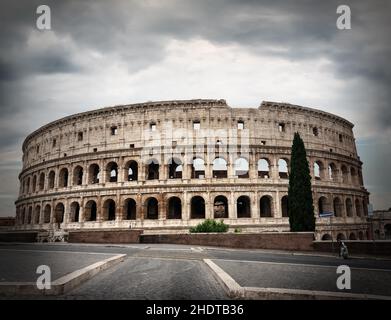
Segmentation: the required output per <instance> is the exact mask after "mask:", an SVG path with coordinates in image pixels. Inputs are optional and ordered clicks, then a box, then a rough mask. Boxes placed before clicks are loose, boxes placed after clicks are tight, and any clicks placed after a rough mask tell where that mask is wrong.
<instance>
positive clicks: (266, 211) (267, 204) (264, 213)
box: [259, 195, 273, 218]
mask: <svg viewBox="0 0 391 320" xmlns="http://www.w3.org/2000/svg"><path fill="white" fill-rule="evenodd" d="M272 202H273V198H272V197H271V196H269V195H264V196H262V197H261V199H259V214H260V216H261V217H263V218H270V217H272V216H273V204H272Z"/></svg>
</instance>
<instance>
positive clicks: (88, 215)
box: [84, 200, 98, 221]
mask: <svg viewBox="0 0 391 320" xmlns="http://www.w3.org/2000/svg"><path fill="white" fill-rule="evenodd" d="M97 208H98V207H97V205H96V202H95V201H94V200H89V201H88V202H87V203H86V205H85V207H84V221H96V219H97V216H98V210H97Z"/></svg>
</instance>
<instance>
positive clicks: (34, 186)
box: [33, 175, 37, 192]
mask: <svg viewBox="0 0 391 320" xmlns="http://www.w3.org/2000/svg"><path fill="white" fill-rule="evenodd" d="M36 188H37V176H36V175H34V177H33V192H35V190H36Z"/></svg>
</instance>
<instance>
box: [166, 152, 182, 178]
mask: <svg viewBox="0 0 391 320" xmlns="http://www.w3.org/2000/svg"><path fill="white" fill-rule="evenodd" d="M182 171H183V163H182V160H181V159H179V158H174V157H173V158H170V159H169V161H168V178H169V179H182Z"/></svg>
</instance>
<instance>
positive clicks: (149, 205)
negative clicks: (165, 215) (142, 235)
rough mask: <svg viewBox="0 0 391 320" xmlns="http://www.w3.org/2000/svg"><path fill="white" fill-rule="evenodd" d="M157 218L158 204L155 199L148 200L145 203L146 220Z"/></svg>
mask: <svg viewBox="0 0 391 320" xmlns="http://www.w3.org/2000/svg"><path fill="white" fill-rule="evenodd" d="M158 218H159V203H158V201H157V200H156V198H149V199H148V200H147V201H146V219H158Z"/></svg>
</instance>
